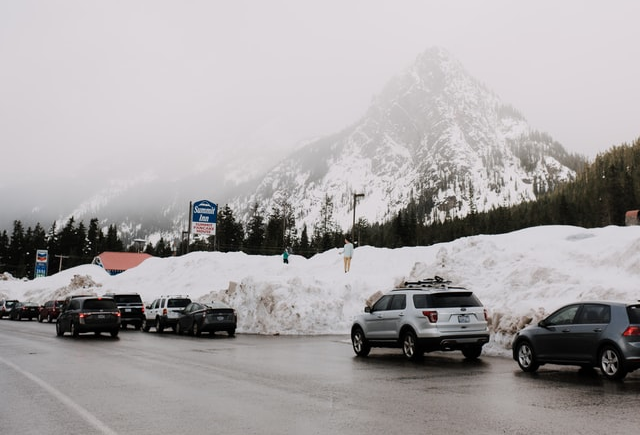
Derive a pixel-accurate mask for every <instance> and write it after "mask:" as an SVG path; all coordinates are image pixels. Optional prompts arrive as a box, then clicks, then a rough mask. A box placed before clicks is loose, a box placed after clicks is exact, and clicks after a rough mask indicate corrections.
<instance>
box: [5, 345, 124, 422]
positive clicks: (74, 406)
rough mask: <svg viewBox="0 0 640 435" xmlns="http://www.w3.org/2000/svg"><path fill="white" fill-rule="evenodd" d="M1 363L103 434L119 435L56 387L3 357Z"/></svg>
mask: <svg viewBox="0 0 640 435" xmlns="http://www.w3.org/2000/svg"><path fill="white" fill-rule="evenodd" d="M0 362H1V363H3V364H5V365H7V366H9V367H10V368H12V369H13V370H15V371H16V372H18V373H20V374H21V375H22V376H24V377H26V378H28V379H31V380H32V381H33V382H35V383H36V384H38V385H40V386H41V387H42V388H44V389H45V390H46V391H48V392H49V394H51V395H52V396H54V397H55V398H56V399H58V400H59V401H60V402H62V403H63V404H64V405H66V406H67V407H68V408H70V409H71V410H72V411H74V412H75V413H76V414H78V415H79V416H80V417H82V418H83V419H84V420H85V421H86V422H87V423H89V424H90V425H91V426H93V427H94V428H96V429H97V430H99V431H100V432H101V433H103V434H105V435H118V433H117V432H115V431H113V430H112V429H111V428H110V427H109V426H107V425H106V424H104V423H103V422H102V421H100V420H99V419H98V418H96V416H95V415H93V414H92V413H90V412H89V411H87V410H86V409H85V408H83V407H82V406H80V405H79V404H77V403H76V402H74V401H73V399H71V398H70V397H69V396H67V395H65V394H64V393H63V392H61V391H60V390H58V389H57V388H55V387H54V386H52V385H50V384H48V383H47V382H45V381H44V380H42V379H40V378H39V377H37V376H36V375H34V374H32V373H29V372H27V371H25V370H22V369H21V368H20V367H18V366H17V365H15V364H13V363H12V362H10V361H7V360H6V359H4V358H2V357H0Z"/></svg>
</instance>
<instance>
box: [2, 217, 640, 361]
mask: <svg viewBox="0 0 640 435" xmlns="http://www.w3.org/2000/svg"><path fill="white" fill-rule="evenodd" d="M638 247H640V227H614V226H610V227H606V228H596V229H584V228H579V227H571V226H546V227H535V228H529V229H526V230H521V231H516V232H513V233H509V234H504V235H496V236H485V235H480V236H474V237H466V238H461V239H458V240H455V241H453V242H450V243H443V244H438V245H433V246H426V247H411V248H399V249H382V248H373V247H370V246H363V247H360V248H358V249H356V252H355V256H354V259H353V263H352V268H351V271H350V272H349V273H344V272H343V268H342V257H341V256H340V255H339V252H338V250H337V249H334V250H330V251H327V252H324V253H322V254H319V255H316V256H314V257H313V258H311V259H305V258H303V257H300V256H296V255H292V256H290V257H289V264H288V265H285V264H283V263H282V259H281V257H280V256H251V255H246V254H243V253H238V252H235V253H221V252H194V253H191V254H188V255H185V256H182V257H174V258H151V259H148V260H146V261H145V262H143V263H142V264H141V265H140V266H138V267H136V268H134V269H131V270H128V271H126V272H124V273H122V274H120V275H117V276H110V275H109V274H107V273H106V272H105V271H104V270H103V269H101V268H100V267H98V266H94V265H85V266H79V267H76V268H73V269H69V270H66V271H63V272H60V273H58V274H56V275H53V276H49V277H46V278H39V279H35V280H31V281H23V280H18V279H15V278H13V277H11V276H10V275H9V276H7V275H6V274H5V275H3V278H2V279H0V298H4V297H11V298H16V299H20V300H27V299H29V300H33V301H35V302H39V303H43V302H45V301H46V300H48V299H53V298H59V297H64V296H66V295H68V294H77V293H95V294H102V293H106V292H107V291H119V292H137V293H140V294H141V296H142V298H143V300H145V301H146V302H147V303H149V302H151V301H152V300H153V299H155V298H156V297H158V296H160V295H163V294H184V295H189V296H190V297H191V298H192V299H195V300H202V301H209V300H213V299H218V300H222V301H224V302H227V303H229V304H230V305H231V306H233V307H235V308H236V309H237V311H238V316H239V324H238V332H240V333H257V334H348V332H349V327H350V325H351V322H352V319H353V317H354V316H355V315H356V314H358V313H360V312H361V311H362V309H363V307H364V306H365V304H366V303H367V300H370V299H375V297H377V295H378V294H379V293H380V292H383V291H386V290H388V289H389V288H392V287H394V286H397V285H399V284H400V283H402V282H403V281H405V280H415V279H419V278H426V277H433V276H434V275H439V276H442V277H445V278H447V279H450V280H452V281H453V282H454V283H456V284H458V285H463V286H465V287H468V288H469V289H471V290H473V291H474V292H476V294H477V295H478V296H479V298H480V299H481V300H482V302H483V303H484V304H485V306H486V307H487V309H488V310H489V313H490V316H491V320H490V327H491V331H492V342H491V343H490V345H489V346H488V347H487V350H488V351H489V352H494V353H507V352H508V349H509V348H510V343H511V340H512V338H513V334H514V333H515V332H516V331H517V330H519V329H521V328H522V327H524V326H526V325H527V324H530V323H531V322H536V321H538V320H539V319H541V318H542V317H544V316H545V315H547V314H549V313H550V312H551V311H553V310H555V309H556V308H558V307H560V306H561V305H563V304H565V303H568V302H571V301H574V300H593V299H615V300H625V301H634V300H636V299H638V291H637V290H636V287H637V284H636V283H637V282H638V280H639V278H640V250H639V249H638Z"/></svg>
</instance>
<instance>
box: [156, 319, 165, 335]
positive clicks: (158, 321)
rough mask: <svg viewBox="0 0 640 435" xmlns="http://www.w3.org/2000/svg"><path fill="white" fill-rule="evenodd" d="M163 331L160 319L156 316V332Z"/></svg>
mask: <svg viewBox="0 0 640 435" xmlns="http://www.w3.org/2000/svg"><path fill="white" fill-rule="evenodd" d="M162 331H164V326H163V325H162V322H161V321H160V318H159V317H158V318H157V319H156V332H162Z"/></svg>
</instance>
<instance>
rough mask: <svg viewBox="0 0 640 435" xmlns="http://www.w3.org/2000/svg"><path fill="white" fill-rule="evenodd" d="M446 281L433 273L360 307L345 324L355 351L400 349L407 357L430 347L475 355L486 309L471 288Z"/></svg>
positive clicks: (484, 338) (483, 339)
mask: <svg viewBox="0 0 640 435" xmlns="http://www.w3.org/2000/svg"><path fill="white" fill-rule="evenodd" d="M450 284H451V282H450V281H445V280H444V279H442V278H440V277H438V276H436V277H435V278H430V279H425V280H421V281H416V282H405V283H404V285H403V286H402V287H400V288H396V289H393V290H391V291H389V292H388V293H386V294H385V295H384V296H382V297H381V298H380V299H378V300H377V301H376V302H375V304H374V305H373V306H372V307H368V306H367V307H365V309H364V314H361V315H359V316H357V317H356V319H355V321H354V322H353V325H352V327H351V343H352V344H353V350H354V351H355V353H356V355H357V356H360V357H365V356H367V355H369V352H370V351H371V348H372V347H396V348H397V347H400V348H402V351H403V352H404V355H405V356H406V357H407V358H409V359H418V358H420V357H421V356H422V355H423V354H424V352H432V351H436V350H442V351H453V350H460V351H462V354H463V355H464V356H465V358H468V359H476V358H478V357H479V356H480V354H481V353H482V346H483V345H484V344H486V343H488V342H489V328H488V325H487V310H486V309H485V308H484V307H483V305H482V303H481V302H480V301H479V300H478V298H477V297H476V296H475V295H474V294H473V292H472V291H470V290H467V289H465V288H464V287H454V286H450Z"/></svg>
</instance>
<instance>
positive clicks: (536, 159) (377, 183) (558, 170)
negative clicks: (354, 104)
mask: <svg viewBox="0 0 640 435" xmlns="http://www.w3.org/2000/svg"><path fill="white" fill-rule="evenodd" d="M336 104H339V102H336ZM571 161H575V159H573V158H571V156H569V155H568V153H567V152H566V151H565V150H564V149H563V147H562V146H561V145H560V144H558V143H557V142H554V141H553V140H552V139H551V138H550V137H549V136H548V135H546V134H542V133H539V132H536V131H533V130H532V129H531V128H530V127H529V125H528V124H527V122H526V120H525V119H524V117H523V116H522V115H520V114H519V113H518V112H517V111H516V110H515V109H513V108H512V107H510V106H508V105H505V104H504V103H503V102H502V101H501V100H500V99H499V98H498V96H496V95H495V94H494V93H492V92H491V91H490V90H488V89H487V88H486V87H485V86H484V85H483V84H481V83H479V82H478V81H477V80H476V79H474V78H473V77H472V76H470V75H469V74H468V73H467V72H466V71H465V70H464V68H463V67H462V65H461V64H460V63H459V62H458V61H457V60H456V59H454V58H452V56H450V55H449V54H448V53H447V52H446V51H445V50H443V49H440V48H432V49H429V50H427V51H426V52H424V53H422V54H421V55H419V56H418V58H417V60H416V62H415V63H414V64H413V65H412V66H411V67H409V68H408V69H407V70H406V71H404V72H403V73H402V74H400V75H398V76H397V77H395V78H393V79H392V80H391V81H390V82H389V83H388V85H387V86H386V87H385V88H384V90H383V91H382V92H381V93H380V94H379V95H378V96H377V97H375V98H374V100H373V101H372V104H371V105H370V107H369V109H368V110H367V112H366V114H365V115H364V116H363V117H362V119H360V120H359V121H358V122H357V123H355V124H354V125H352V126H350V127H348V128H346V129H344V130H343V131H341V132H339V133H337V134H334V135H331V136H326V137H323V138H321V139H318V140H316V141H314V142H312V143H309V144H308V145H306V146H305V147H303V148H301V149H299V150H298V151H296V152H295V153H294V154H292V155H291V156H289V157H288V158H286V159H284V160H283V161H282V162H280V163H279V164H278V165H276V166H275V167H274V168H273V169H272V170H271V171H269V172H268V173H267V174H266V175H265V176H264V178H263V179H262V181H261V182H260V183H259V185H258V187H257V189H256V190H255V191H254V192H252V193H250V194H248V195H245V196H242V197H239V198H237V199H236V200H235V201H234V202H233V204H232V208H233V209H234V210H239V211H240V213H239V215H240V216H241V218H242V219H243V220H246V219H248V218H249V215H250V213H251V209H252V207H254V206H255V204H258V205H259V208H260V209H262V210H264V211H266V212H269V210H270V209H271V208H272V207H274V206H275V207H279V208H281V207H282V205H283V204H286V205H288V206H291V208H292V209H293V211H294V216H295V218H296V223H297V225H298V226H302V224H303V223H306V224H307V227H308V228H313V226H314V225H315V224H317V223H318V222H319V221H320V219H321V216H323V217H326V213H324V214H323V213H322V212H321V209H322V208H323V207H324V206H325V205H326V204H327V203H328V202H330V203H331V204H332V206H333V219H335V221H336V223H337V224H338V225H339V226H340V227H342V228H343V229H348V228H349V227H350V226H351V225H352V218H353V203H354V200H355V198H354V194H364V197H359V198H358V203H357V214H358V218H360V217H364V218H366V219H367V220H368V221H369V222H380V221H384V220H386V219H388V218H390V217H391V216H392V215H393V214H394V213H396V212H397V211H398V210H400V209H403V208H405V207H406V206H407V204H409V202H410V201H412V200H413V201H416V202H417V203H422V204H423V205H426V206H427V207H426V208H427V209H428V213H427V214H426V216H424V220H425V221H426V222H432V221H435V220H443V219H445V218H446V217H447V216H451V217H454V216H465V215H466V214H468V213H469V212H470V211H471V210H472V209H475V210H477V211H484V210H488V209H491V208H492V207H496V206H501V205H513V204H517V203H520V202H522V201H525V200H533V199H535V198H536V195H537V194H539V193H540V192H542V191H546V190H548V189H551V188H553V187H554V186H555V185H556V184H557V183H559V182H563V181H567V180H570V179H572V178H574V176H575V169H576V168H575V167H573V168H572V167H571V163H570V162H571Z"/></svg>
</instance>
